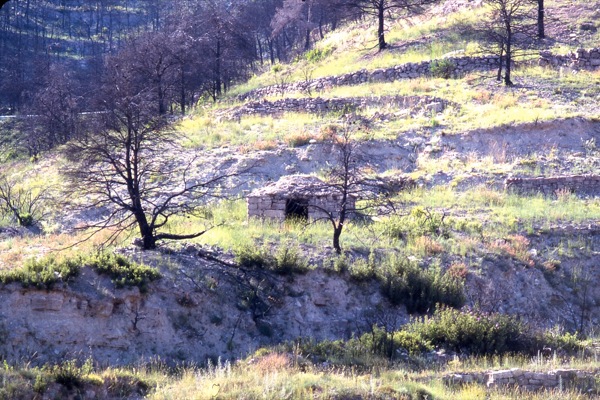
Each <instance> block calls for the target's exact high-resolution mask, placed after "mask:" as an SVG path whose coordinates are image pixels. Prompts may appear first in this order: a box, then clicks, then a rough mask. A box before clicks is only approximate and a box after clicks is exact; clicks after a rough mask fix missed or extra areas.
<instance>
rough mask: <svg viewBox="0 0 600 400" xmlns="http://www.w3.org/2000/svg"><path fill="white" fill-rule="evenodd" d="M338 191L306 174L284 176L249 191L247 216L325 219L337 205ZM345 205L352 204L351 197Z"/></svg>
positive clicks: (282, 219) (280, 218)
mask: <svg viewBox="0 0 600 400" xmlns="http://www.w3.org/2000/svg"><path fill="white" fill-rule="evenodd" d="M340 200H341V194H340V193H337V192H335V191H334V190H332V189H331V188H330V187H328V186H327V184H326V183H325V182H323V181H322V180H320V179H319V178H317V177H316V176H310V175H288V176H284V177H282V178H281V179H279V180H278V181H277V182H274V183H271V184H269V185H267V186H265V187H262V188H258V189H255V190H253V191H252V192H251V193H250V194H249V195H248V196H247V198H246V201H247V204H248V217H259V218H273V219H277V220H280V221H284V220H285V219H287V218H302V219H308V220H315V219H319V218H327V217H328V213H333V214H334V215H335V213H336V212H337V209H338V208H339V204H340ZM348 201H349V204H348V208H350V209H353V208H354V207H355V204H354V202H355V199H354V198H353V197H351V198H350V199H349V200H348Z"/></svg>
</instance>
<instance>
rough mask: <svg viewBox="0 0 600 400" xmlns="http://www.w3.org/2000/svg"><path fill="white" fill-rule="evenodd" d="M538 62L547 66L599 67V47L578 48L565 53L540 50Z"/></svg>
mask: <svg viewBox="0 0 600 400" xmlns="http://www.w3.org/2000/svg"><path fill="white" fill-rule="evenodd" d="M539 64H540V65H541V66H549V67H569V68H573V69H597V68H598V67H600V48H598V47H596V48H593V49H587V50H586V49H578V50H577V51H575V52H571V53H569V54H565V55H555V54H552V53H551V52H549V51H542V52H540V60H539Z"/></svg>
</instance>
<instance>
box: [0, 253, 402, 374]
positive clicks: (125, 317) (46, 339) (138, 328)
mask: <svg viewBox="0 0 600 400" xmlns="http://www.w3.org/2000/svg"><path fill="white" fill-rule="evenodd" d="M131 251H133V250H131ZM200 251H203V250H201V249H200V248H196V247H194V246H189V248H187V249H186V250H185V252H183V251H182V252H180V253H178V254H170V255H166V254H163V253H160V252H155V253H151V252H145V253H144V254H143V257H144V261H145V262H148V263H155V264H157V265H162V266H163V268H162V270H163V272H164V273H165V276H164V277H163V278H162V279H161V280H160V281H158V282H155V283H152V284H151V285H150V287H149V291H148V292H147V293H140V291H139V290H138V289H137V288H135V287H134V288H131V289H118V288H116V287H115V286H114V285H113V284H112V283H111V281H110V279H108V278H105V277H103V276H99V275H97V274H96V273H95V272H94V271H92V270H91V269H88V268H84V269H83V271H82V273H81V274H80V276H79V277H78V278H76V279H75V281H72V282H70V283H69V284H68V285H67V284H66V283H64V284H59V285H57V286H56V287H55V288H54V289H52V290H50V291H48V290H38V289H34V288H23V287H21V285H20V284H18V283H13V284H10V285H3V286H1V287H0V303H1V304H2V307H1V308H0V356H1V357H2V358H3V359H7V360H9V361H15V362H16V361H22V360H28V361H31V362H32V363H33V364H41V363H45V362H56V361H58V360H71V359H86V358H88V357H91V358H93V359H94V360H95V361H97V362H100V363H101V364H110V365H119V364H132V363H136V362H138V361H141V360H148V359H153V358H157V357H158V358H160V359H161V360H162V361H164V362H167V363H169V364H175V363H180V362H183V361H187V362H194V363H204V362H206V361H207V359H210V358H214V359H216V358H217V357H223V358H225V359H232V358H239V357H243V356H245V355H247V354H248V353H251V352H252V351H254V350H256V349H257V348H258V347H259V346H264V345H268V344H275V343H281V342H284V341H289V340H294V339H296V338H298V337H311V338H314V339H315V340H324V339H334V338H349V337H350V336H351V335H352V332H356V331H359V332H360V331H363V330H367V329H368V327H369V323H368V321H370V318H371V317H370V315H371V314H373V313H374V312H375V310H377V309H378V307H383V309H389V310H390V312H392V310H393V309H394V308H392V306H390V305H389V304H388V303H387V301H386V300H385V299H384V298H383V296H382V295H381V294H380V293H379V290H378V289H377V288H376V287H375V286H373V287H371V286H370V285H366V286H363V287H358V286H356V285H353V284H351V283H350V282H348V281H346V280H345V279H344V278H343V276H339V275H330V274H326V273H324V272H323V271H311V272H309V273H308V274H306V275H296V276H294V279H293V283H291V280H288V279H287V278H288V277H281V276H279V275H277V274H274V273H270V272H268V271H260V270H256V271H253V270H243V269H241V268H238V267H236V266H233V264H232V265H230V266H227V265H225V264H219V263H215V262H209V261H207V260H206V259H204V258H202V257H198V254H199V252H200ZM220 257H223V255H220ZM167 258H168V260H169V261H167ZM169 263H171V264H170V265H171V266H173V265H177V266H178V267H176V268H175V269H171V272H169V271H168V268H165V265H166V264H169ZM169 275H170V276H169ZM288 281H289V282H288ZM249 293H250V294H249ZM248 296H251V297H248ZM393 312H395V313H396V314H397V313H400V315H402V314H403V311H402V310H397V309H394V311H393Z"/></svg>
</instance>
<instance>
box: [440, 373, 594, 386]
mask: <svg viewBox="0 0 600 400" xmlns="http://www.w3.org/2000/svg"><path fill="white" fill-rule="evenodd" d="M597 375H598V371H583V370H577V369H556V370H553V371H548V372H532V371H525V370H522V369H519V368H513V369H509V370H503V371H489V372H483V373H465V374H459V373H457V374H450V375H447V376H445V377H444V382H445V383H446V384H455V385H456V384H470V383H479V384H482V385H486V386H487V387H489V388H494V387H499V388H502V387H519V388H520V389H524V390H528V391H537V390H545V389H578V390H587V389H588V388H590V387H594V383H595V379H596V376H597Z"/></svg>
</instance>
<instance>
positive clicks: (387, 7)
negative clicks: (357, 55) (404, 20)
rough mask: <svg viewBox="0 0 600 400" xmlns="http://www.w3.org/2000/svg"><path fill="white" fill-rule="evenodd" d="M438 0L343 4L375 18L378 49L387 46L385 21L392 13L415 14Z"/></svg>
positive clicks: (354, 0)
mask: <svg viewBox="0 0 600 400" xmlns="http://www.w3.org/2000/svg"><path fill="white" fill-rule="evenodd" d="M437 1H438V0H345V1H343V4H345V5H346V7H349V8H351V9H354V10H358V11H359V12H360V13H362V14H366V15H372V16H375V17H376V18H377V44H378V47H379V50H384V49H385V48H387V46H388V44H387V42H386V41H385V21H386V19H387V18H389V17H390V16H392V13H393V12H395V13H401V14H403V15H412V14H417V13H419V12H422V11H423V9H424V8H423V7H424V6H426V5H429V4H433V3H436V2H437Z"/></svg>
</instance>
